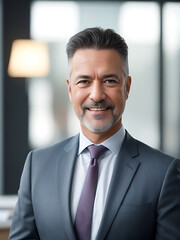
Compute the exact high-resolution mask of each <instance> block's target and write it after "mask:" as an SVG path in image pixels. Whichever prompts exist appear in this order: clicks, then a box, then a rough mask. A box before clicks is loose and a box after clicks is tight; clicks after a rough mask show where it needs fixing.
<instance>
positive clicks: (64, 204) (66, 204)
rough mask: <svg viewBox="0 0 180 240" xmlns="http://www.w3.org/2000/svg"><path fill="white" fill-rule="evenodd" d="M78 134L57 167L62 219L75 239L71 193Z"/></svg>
mask: <svg viewBox="0 0 180 240" xmlns="http://www.w3.org/2000/svg"><path fill="white" fill-rule="evenodd" d="M78 142H79V137H78V135H77V136H75V137H73V138H72V139H71V140H70V141H68V142H67V144H66V145H65V146H64V149H63V152H62V154H61V156H60V159H59V161H58V167H57V174H56V175H57V177H56V183H57V190H58V197H59V198H58V199H59V203H60V207H61V211H62V213H63V215H62V216H61V219H63V222H61V224H63V225H64V229H65V231H66V233H67V235H68V237H69V239H70V240H74V239H75V235H74V230H73V225H72V220H71V212H70V211H71V205H70V200H71V197H70V194H71V185H72V176H73V170H74V163H75V160H76V158H77V151H78Z"/></svg>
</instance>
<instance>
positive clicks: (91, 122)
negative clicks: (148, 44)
mask: <svg viewBox="0 0 180 240" xmlns="http://www.w3.org/2000/svg"><path fill="white" fill-rule="evenodd" d="M67 55H68V60H69V79H68V80H67V85H68V92H69V97H70V100H71V102H72V104H73V106H74V110H75V113H76V115H77V117H78V119H79V121H80V125H81V131H80V134H78V135H77V136H75V137H72V138H70V139H67V140H65V141H63V142H60V143H57V144H56V145H54V146H51V147H49V148H46V149H41V150H36V151H32V152H31V153H30V154H29V155H28V157H27V160H26V163H25V167H24V170H23V174H22V178H21V183H20V189H19V197H18V203H17V206H16V209H15V212H14V217H13V222H12V227H11V232H10V239H18V240H19V239H43V240H44V239H48V240H50V239H52V240H56V239H61V240H66V239H69V240H75V239H80V240H86V239H91V240H94V239H96V240H103V239H106V240H116V239H117V240H119V239H120V240H180V161H179V160H177V159H174V158H172V157H170V156H167V155H165V154H164V153H162V152H160V151H158V150H155V149H152V148H151V147H149V146H147V145H145V144H143V143H141V142H139V141H137V140H135V139H134V138H132V137H131V136H130V135H129V133H128V132H127V131H126V130H125V129H124V128H123V125H122V114H123V111H124V107H125V103H126V100H127V98H128V95H129V92H130V86H131V77H130V76H129V71H128V52H127V45H126V43H125V41H124V40H123V39H122V38H121V36H119V35H118V34H117V33H115V32H114V31H113V30H110V29H107V30H103V29H101V28H90V29H85V30H84V31H82V32H80V33H77V34H76V35H75V36H73V37H72V38H71V39H70V41H69V43H68V45H67ZM94 145H95V146H96V149H97V148H102V149H103V150H102V151H101V154H99V156H98V157H97V156H92V149H91V147H92V148H93V149H94V148H95V146H94ZM99 145H101V146H100V147H99ZM89 146H90V147H89ZM97 146H98V147H97ZM91 158H92V161H91ZM97 167H98V168H97ZM89 169H90V170H89ZM95 169H96V170H95ZM97 169H98V177H97ZM93 171H96V174H95V175H93V174H94V172H93ZM90 172H91V173H90ZM92 172H93V173H92ZM86 175H87V176H86ZM92 176H93V177H92ZM91 177H92V178H91ZM97 178H98V180H97ZM89 179H91V182H89ZM95 179H96V180H97V181H95ZM95 182H96V183H95ZM87 189H88V191H87ZM83 201H84V202H83ZM83 204H84V205H83ZM91 210H92V211H91ZM83 234H84V235H83Z"/></svg>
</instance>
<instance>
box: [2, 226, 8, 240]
mask: <svg viewBox="0 0 180 240" xmlns="http://www.w3.org/2000/svg"><path fill="white" fill-rule="evenodd" d="M8 236H9V228H1V229H0V240H8Z"/></svg>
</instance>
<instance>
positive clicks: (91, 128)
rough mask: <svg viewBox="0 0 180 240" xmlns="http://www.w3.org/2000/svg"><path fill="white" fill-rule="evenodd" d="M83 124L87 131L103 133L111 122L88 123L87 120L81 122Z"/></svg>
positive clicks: (109, 126)
mask: <svg viewBox="0 0 180 240" xmlns="http://www.w3.org/2000/svg"><path fill="white" fill-rule="evenodd" d="M82 124H83V125H84V127H85V128H87V129H88V130H89V131H91V132H93V133H104V132H106V131H108V130H109V129H110V128H112V126H113V123H112V122H110V123H109V124H104V125H102V124H94V125H93V124H90V123H89V122H87V121H83V123H82Z"/></svg>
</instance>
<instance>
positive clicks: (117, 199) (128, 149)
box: [96, 133, 140, 240]
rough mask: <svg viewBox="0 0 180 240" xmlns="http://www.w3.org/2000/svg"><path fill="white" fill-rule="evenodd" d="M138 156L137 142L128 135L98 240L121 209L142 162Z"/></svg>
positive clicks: (118, 159) (112, 182) (116, 169)
mask: <svg viewBox="0 0 180 240" xmlns="http://www.w3.org/2000/svg"><path fill="white" fill-rule="evenodd" d="M138 155H139V153H138V149H137V142H136V140H134V139H133V138H132V137H131V136H130V135H129V134H128V133H127V134H126V137H125V140H124V143H123V145H122V148H121V151H120V153H119V155H118V157H117V161H116V164H115V168H114V172H113V176H112V180H111V184H110V188H109V189H110V190H109V193H108V197H107V201H106V206H105V211H104V213H103V218H102V222H101V225H100V229H99V232H98V235H97V238H96V239H97V240H100V239H104V238H105V236H106V234H107V232H108V230H109V228H110V226H111V224H112V222H113V220H114V218H115V217H116V214H117V212H118V210H119V208H120V207H121V204H122V202H123V199H124V198H125V196H126V193H127V191H128V189H129V187H130V185H131V182H132V181H133V178H134V176H135V174H136V172H137V170H138V167H139V165H140V162H139V161H138V160H137V159H138V158H137V156H138Z"/></svg>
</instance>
